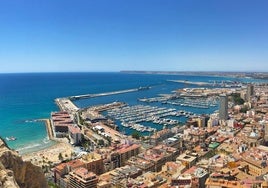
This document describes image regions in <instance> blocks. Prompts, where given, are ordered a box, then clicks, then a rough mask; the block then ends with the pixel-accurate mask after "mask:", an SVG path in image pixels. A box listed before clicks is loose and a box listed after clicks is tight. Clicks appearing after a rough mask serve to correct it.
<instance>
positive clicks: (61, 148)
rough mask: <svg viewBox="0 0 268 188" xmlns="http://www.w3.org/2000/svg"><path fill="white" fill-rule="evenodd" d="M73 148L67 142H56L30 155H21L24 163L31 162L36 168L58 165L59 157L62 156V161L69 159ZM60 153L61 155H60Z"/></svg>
mask: <svg viewBox="0 0 268 188" xmlns="http://www.w3.org/2000/svg"><path fill="white" fill-rule="evenodd" d="M73 151H74V150H73V147H72V145H70V144H69V143H68V142H64V141H62V142H57V143H56V144H55V145H53V146H51V147H49V148H46V149H43V150H40V151H36V152H32V153H27V154H23V155H22V159H23V160H24V161H31V162H32V163H33V164H35V165H37V166H46V165H48V166H50V165H52V164H57V163H60V162H61V160H60V159H59V158H60V157H59V155H61V156H62V160H66V159H70V158H71V155H72V152H73ZM60 153H61V154H60Z"/></svg>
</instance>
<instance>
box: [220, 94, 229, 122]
mask: <svg viewBox="0 0 268 188" xmlns="http://www.w3.org/2000/svg"><path fill="white" fill-rule="evenodd" d="M219 118H220V120H224V121H225V120H227V119H228V97H227V96H226V95H220V110H219Z"/></svg>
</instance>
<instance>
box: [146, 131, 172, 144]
mask: <svg viewBox="0 0 268 188" xmlns="http://www.w3.org/2000/svg"><path fill="white" fill-rule="evenodd" d="M174 135H175V134H174V133H172V131H171V130H170V129H163V130H160V131H158V132H156V133H154V134H153V135H152V136H151V137H150V142H151V144H152V145H154V146H156V145H157V144H158V143H159V142H162V141H163V140H165V139H167V138H170V137H172V136H174Z"/></svg>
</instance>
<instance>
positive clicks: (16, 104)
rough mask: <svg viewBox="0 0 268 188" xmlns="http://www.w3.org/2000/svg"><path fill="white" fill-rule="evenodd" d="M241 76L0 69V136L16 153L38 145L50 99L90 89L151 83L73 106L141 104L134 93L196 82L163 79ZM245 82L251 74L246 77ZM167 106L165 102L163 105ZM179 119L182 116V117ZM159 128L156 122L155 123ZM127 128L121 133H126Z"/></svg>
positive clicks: (45, 142)
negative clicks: (15, 70) (31, 71)
mask: <svg viewBox="0 0 268 188" xmlns="http://www.w3.org/2000/svg"><path fill="white" fill-rule="evenodd" d="M234 79H235V81H245V80H241V79H238V78H228V77H215V76H197V75H195V76H190V75H168V74H166V75H165V74H161V75H160V74H129V73H121V72H111V73H110V72H109V73H108V72H105V73H12V74H0V136H1V137H2V138H3V139H4V140H6V138H7V137H11V136H13V137H16V138H17V139H16V140H15V141H6V142H7V144H8V146H9V147H10V148H12V149H15V150H17V151H18V152H19V153H21V154H23V153H27V152H32V151H37V150H40V149H44V148H46V147H49V146H51V145H53V144H54V142H53V141H50V140H49V139H48V137H47V132H46V126H45V123H44V122H43V121H41V119H45V118H50V114H51V112H54V111H59V108H58V107H57V105H56V104H55V101H54V100H55V99H56V98H59V97H67V96H73V95H80V94H94V93H104V92H111V91H120V90H126V89H133V88H139V87H147V86H150V87H151V88H150V89H148V90H141V91H138V92H130V93H124V94H118V95H110V96H104V97H96V98H90V99H82V100H77V101H75V104H76V105H77V106H78V107H81V108H82V107H89V106H93V105H99V104H105V103H111V102H114V101H121V102H125V103H127V104H129V105H130V106H132V105H137V104H143V105H152V106H153V105H159V104H144V103H142V102H139V101H138V99H139V98H144V97H146V98H148V97H157V96H158V95H159V94H171V93H172V92H173V91H175V90H177V89H180V88H184V87H198V86H196V85H186V84H184V83H175V82H170V81H169V80H187V81H193V82H196V81H198V82H215V81H216V82H222V81H229V80H234ZM246 81H248V82H251V81H252V80H246ZM165 107H167V108H171V106H165ZM180 109H181V110H186V111H191V112H194V113H197V114H210V113H213V112H214V111H215V110H217V109H218V107H217V106H216V107H213V108H209V109H197V108H191V107H180ZM182 121H183V120H182ZM158 129H160V128H158ZM130 133H131V132H127V133H126V134H130Z"/></svg>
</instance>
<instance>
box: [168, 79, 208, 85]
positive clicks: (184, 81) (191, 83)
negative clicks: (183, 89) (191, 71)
mask: <svg viewBox="0 0 268 188" xmlns="http://www.w3.org/2000/svg"><path fill="white" fill-rule="evenodd" d="M167 81H169V82H176V83H182V84H189V85H199V86H208V85H213V84H211V83H209V82H192V81H188V80H167Z"/></svg>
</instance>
